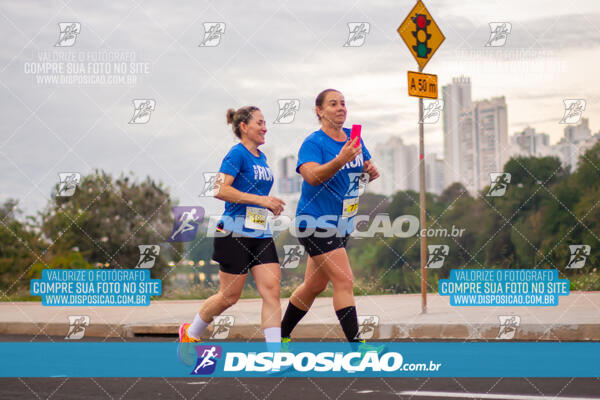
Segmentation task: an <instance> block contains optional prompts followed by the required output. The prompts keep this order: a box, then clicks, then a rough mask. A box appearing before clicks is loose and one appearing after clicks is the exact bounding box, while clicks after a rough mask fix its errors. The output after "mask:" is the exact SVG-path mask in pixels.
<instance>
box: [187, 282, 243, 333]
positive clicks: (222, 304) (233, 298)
mask: <svg viewBox="0 0 600 400" xmlns="http://www.w3.org/2000/svg"><path fill="white" fill-rule="evenodd" d="M247 275H248V274H228V273H227V272H223V271H219V281H220V284H219V291H218V292H217V293H216V294H214V295H212V296H210V297H209V298H208V299H206V300H205V301H204V303H203V304H202V307H200V311H199V312H198V314H197V315H196V317H195V318H194V322H192V324H191V326H190V327H189V328H188V334H189V335H190V336H192V337H194V338H196V339H200V337H201V336H202V333H203V332H204V330H205V329H206V327H207V326H208V324H210V323H211V321H212V320H213V317H214V316H215V315H219V314H221V313H222V312H223V311H225V310H226V309H228V308H229V307H231V306H232V305H234V304H235V303H236V302H237V301H238V299H239V298H240V295H241V294H242V289H243V288H244V282H245V281H246V276H247Z"/></svg>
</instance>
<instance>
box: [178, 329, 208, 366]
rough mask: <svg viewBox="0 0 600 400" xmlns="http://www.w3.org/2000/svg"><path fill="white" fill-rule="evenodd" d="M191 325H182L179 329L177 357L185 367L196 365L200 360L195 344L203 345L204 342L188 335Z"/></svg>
mask: <svg viewBox="0 0 600 400" xmlns="http://www.w3.org/2000/svg"><path fill="white" fill-rule="evenodd" d="M189 327H190V324H189V323H185V324H182V325H181V326H180V327H179V345H178V346H177V357H178V358H179V361H181V362H182V363H184V364H185V365H191V366H193V365H195V364H196V360H197V358H198V354H196V349H195V346H194V343H201V342H202V340H200V339H196V338H193V337H191V336H189V335H188V329H189Z"/></svg>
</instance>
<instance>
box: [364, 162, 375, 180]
mask: <svg viewBox="0 0 600 400" xmlns="http://www.w3.org/2000/svg"><path fill="white" fill-rule="evenodd" d="M363 171H365V172H366V173H367V174H369V182H371V181H374V180H375V179H377V178H379V171H378V170H377V167H375V164H373V163H372V162H371V160H367V161H365V162H364V164H363Z"/></svg>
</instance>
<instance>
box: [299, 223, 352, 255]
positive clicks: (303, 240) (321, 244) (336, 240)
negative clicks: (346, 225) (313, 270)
mask: <svg viewBox="0 0 600 400" xmlns="http://www.w3.org/2000/svg"><path fill="white" fill-rule="evenodd" d="M298 230H299V231H300V232H305V231H306V228H298ZM312 230H313V233H312V234H311V235H308V236H306V237H301V236H303V235H299V236H298V241H299V242H300V244H301V245H302V246H304V248H305V249H306V251H307V252H308V254H309V255H310V256H311V257H314V256H318V255H320V254H325V253H328V252H330V251H332V250H335V249H339V248H340V247H344V248H345V247H346V244H348V239H349V238H350V235H349V234H347V235H345V236H337V235H330V236H328V237H317V236H315V233H316V232H326V231H327V230H326V229H323V228H316V229H315V228H312Z"/></svg>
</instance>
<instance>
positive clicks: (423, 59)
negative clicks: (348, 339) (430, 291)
mask: <svg viewBox="0 0 600 400" xmlns="http://www.w3.org/2000/svg"><path fill="white" fill-rule="evenodd" d="M398 33H399V34H400V37H402V39H403V40H404V43H405V44H406V46H407V47H408V50H409V51H410V52H411V54H412V55H413V57H414V58H415V60H416V61H417V64H419V73H422V72H423V68H425V64H427V62H429V60H430V59H431V57H432V56H433V54H434V53H435V52H436V50H437V49H438V47H439V46H440V45H441V44H442V42H443V41H444V39H445V37H444V34H443V33H442V31H441V30H440V29H439V27H438V26H437V24H436V23H435V21H434V20H433V17H431V14H430V13H429V11H428V10H427V8H426V7H425V4H423V2H422V0H417V3H416V4H415V6H414V7H413V8H412V10H411V11H410V12H409V13H408V15H407V16H406V18H405V19H404V21H403V22H402V23H401V24H400V26H399V27H398ZM409 75H410V71H409ZM425 75H427V74H425ZM430 76H432V75H430ZM423 78H425V81H426V77H425V76H423ZM409 80H410V77H409ZM435 81H436V86H435V92H436V93H435V97H433V95H432V94H431V93H420V94H414V93H412V94H411V87H410V82H409V95H410V96H415V97H419V178H420V179H419V180H420V184H419V186H420V197H419V208H420V230H421V232H420V233H422V234H421V235H420V245H421V313H423V314H425V313H426V312H427V269H426V268H425V266H426V265H427V237H426V236H425V232H427V229H426V226H425V225H426V219H425V217H426V204H425V141H424V134H423V97H427V98H437V76H435ZM429 88H430V87H429ZM421 89H422V90H423V88H421ZM427 91H428V89H425V90H423V92H427Z"/></svg>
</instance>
